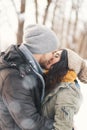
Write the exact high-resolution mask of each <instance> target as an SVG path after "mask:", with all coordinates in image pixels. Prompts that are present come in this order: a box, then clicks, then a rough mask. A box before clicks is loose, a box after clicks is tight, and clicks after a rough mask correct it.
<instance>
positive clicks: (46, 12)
mask: <svg viewBox="0 0 87 130" xmlns="http://www.w3.org/2000/svg"><path fill="white" fill-rule="evenodd" d="M50 4H51V0H47V6H46V9H45V13H44V17H43V24H45V23H46V20H47V15H48V10H49V7H50Z"/></svg>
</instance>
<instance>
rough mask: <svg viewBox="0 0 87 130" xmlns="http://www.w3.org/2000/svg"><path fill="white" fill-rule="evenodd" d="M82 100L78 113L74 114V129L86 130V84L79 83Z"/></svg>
mask: <svg viewBox="0 0 87 130" xmlns="http://www.w3.org/2000/svg"><path fill="white" fill-rule="evenodd" d="M80 85H81V92H82V95H83V101H82V105H81V108H80V110H79V112H78V114H77V115H76V116H75V126H76V129H75V130H87V84H83V83H80Z"/></svg>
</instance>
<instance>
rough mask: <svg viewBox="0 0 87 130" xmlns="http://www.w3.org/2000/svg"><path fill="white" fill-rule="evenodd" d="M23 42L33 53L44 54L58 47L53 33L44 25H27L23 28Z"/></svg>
mask: <svg viewBox="0 0 87 130" xmlns="http://www.w3.org/2000/svg"><path fill="white" fill-rule="evenodd" d="M23 43H24V44H25V45H26V46H27V47H28V48H29V50H30V51H31V53H33V54H45V53H49V52H52V51H54V50H56V49H57V48H58V44H59V42H58V39H57V37H56V35H55V33H54V32H53V31H52V30H50V29H48V28H47V27H46V26H44V25H38V24H36V25H29V26H27V27H26V28H25V31H24V37H23Z"/></svg>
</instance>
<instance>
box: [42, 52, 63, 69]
mask: <svg viewBox="0 0 87 130" xmlns="http://www.w3.org/2000/svg"><path fill="white" fill-rule="evenodd" d="M61 53H62V50H59V51H54V52H53V53H52V54H50V53H49V54H45V55H44V58H43V59H44V60H43V62H42V63H43V64H42V66H43V68H45V69H48V70H49V69H50V68H51V66H52V65H53V64H55V63H56V62H58V61H60V58H61Z"/></svg>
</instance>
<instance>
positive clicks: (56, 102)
mask: <svg viewBox="0 0 87 130" xmlns="http://www.w3.org/2000/svg"><path fill="white" fill-rule="evenodd" d="M57 86H58V87H57ZM57 86H56V88H55V89H54V90H52V91H51V92H50V93H49V94H48V95H47V96H46V97H45V100H44V102H43V105H42V114H43V115H44V116H45V117H47V118H48V119H49V118H50V119H54V128H55V130H72V129H73V117H74V115H75V114H76V113H77V112H78V110H79V108H80V105H81V99H82V95H81V92H80V88H78V87H77V86H76V84H75V83H74V82H73V83H69V82H67V83H66V82H61V83H60V84H58V85H57Z"/></svg>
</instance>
